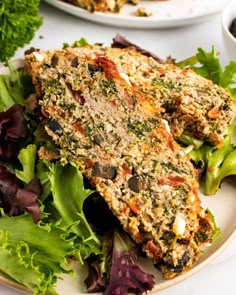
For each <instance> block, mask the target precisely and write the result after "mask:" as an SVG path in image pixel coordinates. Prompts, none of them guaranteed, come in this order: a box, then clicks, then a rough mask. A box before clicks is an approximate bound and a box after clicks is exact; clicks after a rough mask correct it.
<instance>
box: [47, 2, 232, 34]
mask: <svg viewBox="0 0 236 295" xmlns="http://www.w3.org/2000/svg"><path fill="white" fill-rule="evenodd" d="M44 1H45V2H47V3H49V4H51V5H53V6H54V7H57V8H58V9H61V10H63V11H65V12H68V13H70V14H72V15H75V16H78V17H80V18H84V19H87V20H90V21H93V22H97V23H101V24H106V25H114V26H119V27H126V28H143V29H148V28H170V27H179V26H185V25H189V24H194V23H199V22H202V21H206V20H208V19H209V18H210V17H211V16H212V15H214V14H216V13H218V12H220V11H221V10H222V9H223V8H224V7H225V6H226V5H227V3H228V2H229V0H204V1H203V0H169V1H155V0H152V1H145V0H141V1H140V2H139V3H138V4H137V5H132V4H125V5H124V7H123V8H122V9H121V11H120V12H119V13H102V12H94V13H91V12H88V11H87V10H85V9H82V8H79V7H76V6H74V5H72V4H69V3H65V2H63V1H61V0H44ZM140 7H144V8H145V11H146V12H147V13H152V16H149V17H140V16H135V12H136V11H137V9H138V8H140Z"/></svg>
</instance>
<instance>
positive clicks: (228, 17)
mask: <svg viewBox="0 0 236 295" xmlns="http://www.w3.org/2000/svg"><path fill="white" fill-rule="evenodd" d="M235 18H236V0H233V1H231V2H230V3H229V4H228V5H227V6H226V7H225V8H224V10H223V12H222V17H221V26H222V37H223V42H224V46H225V49H226V51H227V53H228V56H229V58H230V59H232V60H235V61H236V38H235V37H234V36H233V35H232V34H231V33H230V31H229V27H230V25H231V24H232V21H233V20H234V19H235Z"/></svg>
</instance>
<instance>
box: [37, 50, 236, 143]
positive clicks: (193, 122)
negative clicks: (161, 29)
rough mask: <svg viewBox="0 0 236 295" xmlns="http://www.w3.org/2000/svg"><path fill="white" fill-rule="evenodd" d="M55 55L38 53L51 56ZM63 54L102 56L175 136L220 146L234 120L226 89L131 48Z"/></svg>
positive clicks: (233, 107)
mask: <svg viewBox="0 0 236 295" xmlns="http://www.w3.org/2000/svg"><path fill="white" fill-rule="evenodd" d="M59 52H60V51H58V52H57V51H52V52H46V53H44V52H41V54H42V56H43V55H44V54H46V55H48V56H51V57H52V56H53V55H54V54H57V53H59ZM63 52H64V53H65V52H66V54H72V55H78V56H86V55H87V54H88V55H90V56H98V55H103V56H106V57H107V58H108V59H110V60H112V61H113V62H114V63H115V64H116V65H117V68H118V70H119V72H120V73H121V74H124V75H126V76H127V79H128V80H129V81H130V83H134V84H135V85H136V87H138V88H139V90H140V91H141V92H142V93H143V95H144V96H145V98H146V100H150V101H152V102H153V103H154V104H155V105H156V107H157V108H159V109H160V111H162V117H163V118H165V119H166V120H167V121H168V122H169V125H170V128H171V132H172V134H173V135H174V136H175V137H178V136H179V135H181V134H186V135H190V136H192V137H194V138H197V139H201V140H204V141H206V142H208V143H210V144H212V145H221V144H223V141H224V135H225V132H227V127H228V126H229V124H230V123H231V122H232V121H233V119H234V118H235V114H236V102H235V99H233V98H232V96H231V95H230V93H229V92H228V91H227V90H225V89H224V88H222V87H219V86H218V85H216V84H214V83H213V82H212V81H210V80H207V79H205V78H203V77H201V76H199V75H197V74H196V73H195V72H193V71H192V70H191V69H181V68H179V67H177V66H175V65H174V64H161V63H158V62H157V61H155V60H154V59H153V58H151V57H147V56H144V55H142V54H141V53H139V52H137V51H136V50H135V49H133V48H126V49H119V48H111V47H103V46H97V45H94V46H85V47H77V48H67V49H65V50H64V51H63ZM64 53H62V54H64ZM59 54H60V53H59ZM38 64H39V65H40V62H38ZM34 67H36V68H37V65H36V64H34ZM32 70H33V71H34V69H32ZM35 79H37V78H35Z"/></svg>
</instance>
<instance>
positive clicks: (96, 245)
mask: <svg viewBox="0 0 236 295" xmlns="http://www.w3.org/2000/svg"><path fill="white" fill-rule="evenodd" d="M47 165H48V168H49V172H48V177H49V180H50V183H51V190H52V195H53V202H52V204H53V206H54V207H55V208H56V210H57V212H58V213H59V216H60V220H59V221H58V225H59V226H60V228H62V229H63V230H65V231H66V232H70V233H72V234H75V235H76V236H77V238H78V247H79V251H80V252H81V255H82V257H83V258H86V257H88V256H89V255H91V254H99V253H100V252H101V250H100V246H101V242H100V240H99V239H98V237H97V236H96V235H95V233H94V232H93V230H92V229H91V227H90V225H89V223H88V222H87V219H86V217H85V215H84V212H83V203H84V200H85V199H86V198H87V197H88V196H89V195H91V194H92V193H93V191H92V190H89V189H85V188H84V183H83V176H82V173H81V172H80V170H79V168H78V167H76V166H72V165H67V166H64V167H63V166H61V164H60V163H59V162H57V163H56V164H53V163H50V162H48V163H47ZM81 262H82V259H81Z"/></svg>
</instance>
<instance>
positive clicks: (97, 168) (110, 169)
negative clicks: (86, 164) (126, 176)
mask: <svg viewBox="0 0 236 295" xmlns="http://www.w3.org/2000/svg"><path fill="white" fill-rule="evenodd" d="M93 176H97V177H102V178H106V179H114V178H115V177H116V167H114V166H110V165H101V164H100V163H99V162H96V163H95V164H94V166H93Z"/></svg>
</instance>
